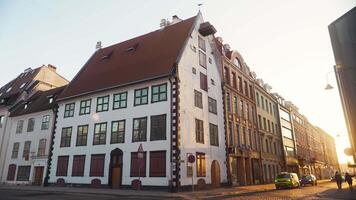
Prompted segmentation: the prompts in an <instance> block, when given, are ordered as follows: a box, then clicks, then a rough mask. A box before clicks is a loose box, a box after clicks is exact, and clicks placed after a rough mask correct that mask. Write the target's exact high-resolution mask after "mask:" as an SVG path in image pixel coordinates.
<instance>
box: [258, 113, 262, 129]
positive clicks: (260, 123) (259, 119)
mask: <svg viewBox="0 0 356 200" xmlns="http://www.w3.org/2000/svg"><path fill="white" fill-rule="evenodd" d="M258 126H259V127H260V129H262V120H261V115H258Z"/></svg>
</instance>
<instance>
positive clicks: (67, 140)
mask: <svg viewBox="0 0 356 200" xmlns="http://www.w3.org/2000/svg"><path fill="white" fill-rule="evenodd" d="M65 130H66V132H65V135H64V131H65ZM68 130H70V131H68ZM72 131H73V128H72V127H71V126H68V127H63V128H62V132H61V142H60V148H63V147H70V146H71V140H72ZM68 133H69V134H68Z"/></svg>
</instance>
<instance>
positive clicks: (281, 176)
mask: <svg viewBox="0 0 356 200" xmlns="http://www.w3.org/2000/svg"><path fill="white" fill-rule="evenodd" d="M277 178H290V175H289V174H278V176H277Z"/></svg>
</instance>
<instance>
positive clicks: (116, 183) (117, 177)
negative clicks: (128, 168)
mask: <svg viewBox="0 0 356 200" xmlns="http://www.w3.org/2000/svg"><path fill="white" fill-rule="evenodd" d="M122 156H123V152H122V151H121V149H119V148H116V149H114V150H112V151H111V153H110V169H109V174H110V175H109V185H110V186H111V188H119V187H120V186H121V184H122Z"/></svg>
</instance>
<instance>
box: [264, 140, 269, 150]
mask: <svg viewBox="0 0 356 200" xmlns="http://www.w3.org/2000/svg"><path fill="white" fill-rule="evenodd" d="M265 142H266V152H267V153H269V148H268V140H267V139H266V141H265Z"/></svg>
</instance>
